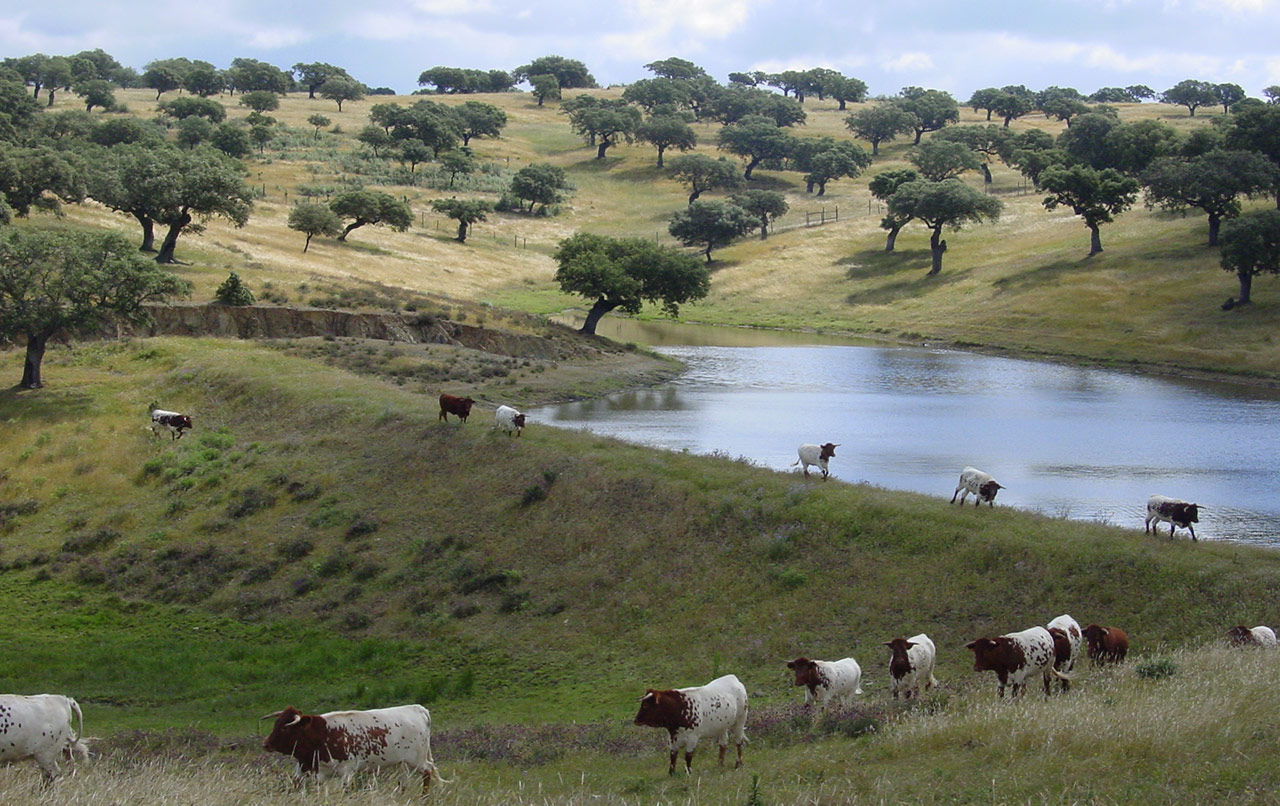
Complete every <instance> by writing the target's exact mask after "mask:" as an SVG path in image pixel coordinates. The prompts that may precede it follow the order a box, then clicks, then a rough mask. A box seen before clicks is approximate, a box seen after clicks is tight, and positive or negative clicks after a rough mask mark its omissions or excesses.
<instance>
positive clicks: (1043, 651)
mask: <svg viewBox="0 0 1280 806" xmlns="http://www.w3.org/2000/svg"><path fill="white" fill-rule="evenodd" d="M965 648H966V649H971V650H973V669H974V671H976V672H995V673H996V677H997V678H998V679H999V680H1000V696H1001V697H1003V696H1004V688H1005V686H1006V685H1009V684H1012V686H1013V692H1012V696H1013V697H1019V696H1021V695H1022V694H1025V693H1026V690H1027V683H1026V681H1027V678H1028V677H1031V676H1032V675H1034V674H1036V673H1039V674H1040V675H1041V676H1042V677H1043V678H1044V694H1045V696H1046V697H1047V696H1049V681H1050V680H1052V679H1053V678H1055V677H1056V678H1058V679H1059V680H1064V679H1065V680H1070V679H1071V677H1070V675H1066V674H1063V673H1062V672H1059V671H1058V670H1057V669H1055V668H1053V661H1054V652H1053V636H1051V635H1049V631H1048V630H1046V629H1045V628H1044V627H1032V628H1030V629H1028V630H1022V631H1021V632H1012V633H1006V634H1004V635H1001V636H999V637H998V638H978V639H975V640H973V641H970V642H969V643H967V644H965Z"/></svg>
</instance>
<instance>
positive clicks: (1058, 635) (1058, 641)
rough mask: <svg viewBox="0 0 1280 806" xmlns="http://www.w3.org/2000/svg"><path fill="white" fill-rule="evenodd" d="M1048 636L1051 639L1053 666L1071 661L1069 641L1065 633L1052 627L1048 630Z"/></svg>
mask: <svg viewBox="0 0 1280 806" xmlns="http://www.w3.org/2000/svg"><path fill="white" fill-rule="evenodd" d="M1049 636H1050V637H1051V638H1053V664H1054V666H1055V667H1056V666H1057V665H1058V664H1061V663H1066V662H1067V661H1069V660H1071V639H1070V638H1068V637H1067V631H1066V630H1062V629H1059V628H1057V627H1053V628H1051V629H1050V630H1049Z"/></svg>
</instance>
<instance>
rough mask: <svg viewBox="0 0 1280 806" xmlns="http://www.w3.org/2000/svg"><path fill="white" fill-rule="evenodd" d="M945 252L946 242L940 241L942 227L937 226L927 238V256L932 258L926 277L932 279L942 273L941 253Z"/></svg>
mask: <svg viewBox="0 0 1280 806" xmlns="http://www.w3.org/2000/svg"><path fill="white" fill-rule="evenodd" d="M945 251H947V242H946V241H944V240H942V227H941V226H939V227H938V228H937V229H935V230H934V231H933V235H931V236H930V237H929V254H930V256H931V257H932V258H933V266H932V268H930V269H929V274H928V275H927V276H929V277H932V276H933V275H935V274H937V273H938V272H940V271H942V253H943V252H945Z"/></svg>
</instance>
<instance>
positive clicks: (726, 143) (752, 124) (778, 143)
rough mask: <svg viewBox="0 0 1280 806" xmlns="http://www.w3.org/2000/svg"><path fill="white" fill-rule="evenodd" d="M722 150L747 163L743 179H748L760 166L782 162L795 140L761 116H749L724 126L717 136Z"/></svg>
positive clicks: (768, 119) (771, 121)
mask: <svg viewBox="0 0 1280 806" xmlns="http://www.w3.org/2000/svg"><path fill="white" fill-rule="evenodd" d="M717 142H718V147H719V148H720V150H721V151H728V152H729V153H730V154H736V155H737V156H739V157H741V158H742V160H743V162H745V163H746V169H745V170H744V171H743V172H742V176H743V178H744V179H748V180H750V179H751V172H752V171H754V170H755V169H756V166H758V165H759V164H760V163H762V162H765V161H766V160H769V161H781V160H784V159H786V158H787V156H788V155H789V154H790V153H791V149H792V146H793V144H794V142H795V137H793V136H792V135H791V133H790V132H788V131H787V130H786V129H784V128H783V127H781V126H779V125H778V124H777V123H776V122H775V121H773V120H772V119H770V118H767V117H763V116H761V115H748V116H747V117H745V118H743V119H742V120H741V121H739V122H737V123H734V124H733V125H731V126H725V127H724V128H723V129H721V130H720V133H719V135H718V136H717Z"/></svg>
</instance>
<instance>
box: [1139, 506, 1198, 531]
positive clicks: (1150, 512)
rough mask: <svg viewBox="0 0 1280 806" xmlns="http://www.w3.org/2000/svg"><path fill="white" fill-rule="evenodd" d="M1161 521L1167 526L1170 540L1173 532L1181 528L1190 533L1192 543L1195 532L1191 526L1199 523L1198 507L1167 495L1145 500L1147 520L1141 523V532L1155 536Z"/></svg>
mask: <svg viewBox="0 0 1280 806" xmlns="http://www.w3.org/2000/svg"><path fill="white" fill-rule="evenodd" d="M1153 521H1154V522H1155V525H1154V526H1153V525H1152V522H1153ZM1162 521H1163V522H1164V523H1167V524H1169V537H1170V538H1172V537H1173V530H1174V529H1175V528H1176V527H1178V526H1181V527H1182V528H1183V529H1186V530H1187V531H1188V532H1190V533H1191V539H1192V540H1193V541H1194V540H1195V539H1196V530H1195V527H1194V526H1192V525H1191V524H1193V523H1199V522H1200V507H1199V506H1198V505H1197V504H1188V503H1187V502H1186V501H1180V500H1178V499H1177V498H1170V497H1169V496H1167V495H1153V496H1151V497H1150V498H1148V499H1147V519H1146V520H1145V521H1143V531H1144V532H1147V533H1149V534H1155V531H1156V528H1157V527H1159V526H1160V523H1161V522H1162Z"/></svg>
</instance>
